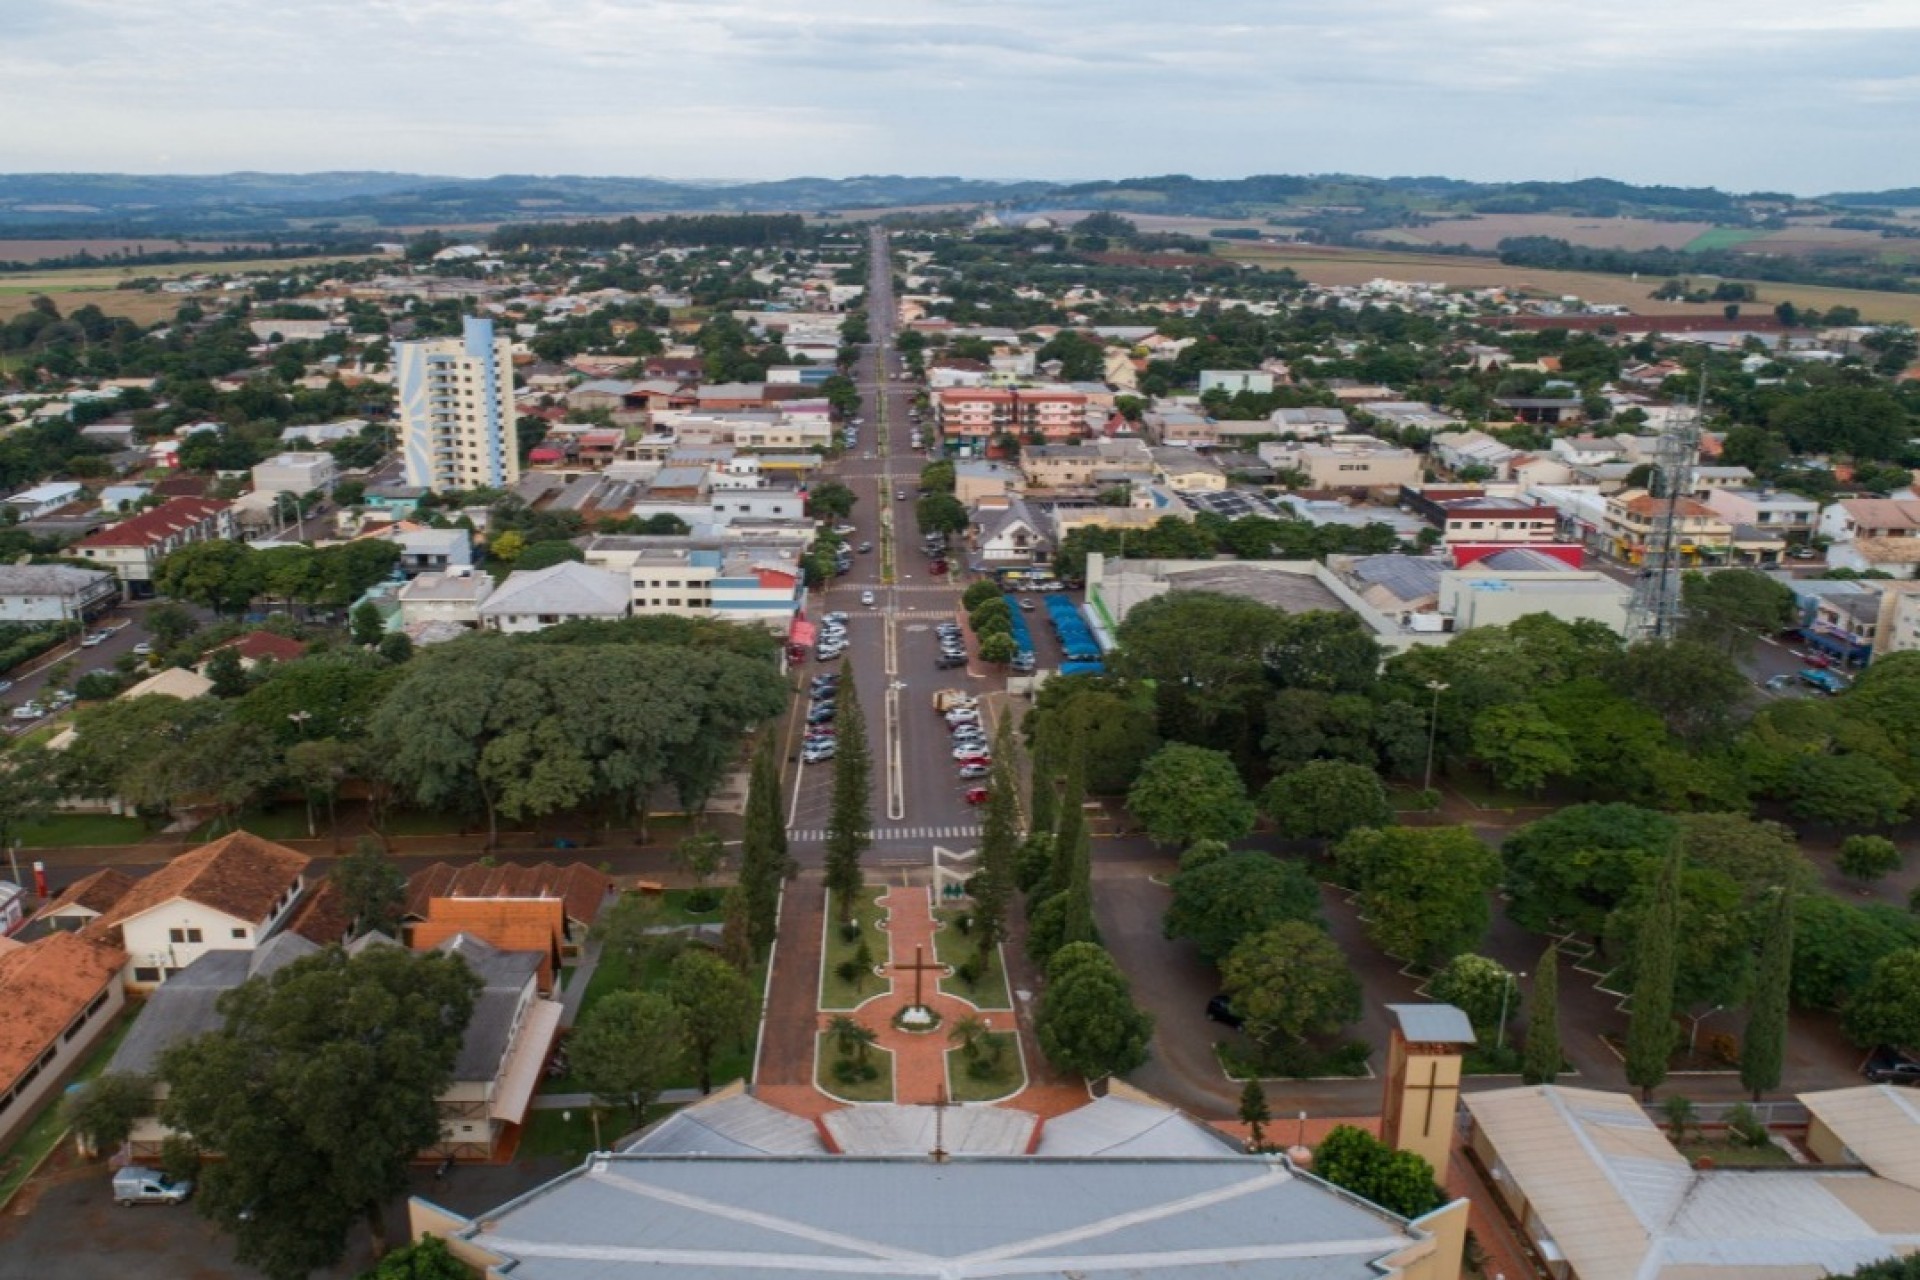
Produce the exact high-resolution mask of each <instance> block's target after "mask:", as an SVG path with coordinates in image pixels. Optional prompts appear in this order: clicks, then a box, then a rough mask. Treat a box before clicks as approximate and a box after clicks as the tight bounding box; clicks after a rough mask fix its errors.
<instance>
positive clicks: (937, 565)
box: [927, 560, 947, 573]
mask: <svg viewBox="0 0 1920 1280" xmlns="http://www.w3.org/2000/svg"><path fill="white" fill-rule="evenodd" d="M946 571H947V562H946V561H945V560H935V561H934V562H933V563H932V564H930V565H928V566H927V572H928V573H945V572H946Z"/></svg>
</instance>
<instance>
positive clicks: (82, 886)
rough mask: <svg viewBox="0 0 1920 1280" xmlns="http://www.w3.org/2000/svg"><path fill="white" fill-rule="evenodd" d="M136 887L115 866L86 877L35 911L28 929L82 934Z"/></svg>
mask: <svg viewBox="0 0 1920 1280" xmlns="http://www.w3.org/2000/svg"><path fill="white" fill-rule="evenodd" d="M133 886H134V879H133V877H132V876H129V875H127V874H126V873H125V872H124V871H117V870H115V869H114V868H112V867H106V868H104V869H102V870H99V871H96V872H94V873H93V874H91V875H86V876H82V877H80V878H79V879H78V880H75V881H74V882H73V883H72V884H70V885H68V886H67V887H66V888H64V889H62V890H61V891H60V892H59V894H58V895H57V896H55V897H53V898H51V899H49V900H48V901H47V903H46V904H45V905H43V906H42V907H41V908H40V909H39V910H38V911H36V912H34V913H33V917H32V918H31V919H30V920H28V921H27V927H28V930H29V931H32V930H34V929H35V927H36V926H38V927H39V929H41V930H43V931H46V932H55V931H59V932H64V933H75V932H78V931H79V930H80V929H82V928H84V927H85V926H86V925H87V924H89V923H91V922H92V921H93V920H95V919H98V918H99V916H100V914H101V913H102V912H104V911H106V910H107V909H108V908H109V907H111V906H112V905H113V904H114V903H116V902H118V901H120V899H121V898H123V897H125V896H126V895H127V891H128V890H130V889H132V888H133ZM119 971H120V969H119V966H118V965H116V966H114V972H115V973H116V974H117V973H119Z"/></svg>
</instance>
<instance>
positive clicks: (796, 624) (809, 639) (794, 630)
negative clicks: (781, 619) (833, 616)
mask: <svg viewBox="0 0 1920 1280" xmlns="http://www.w3.org/2000/svg"><path fill="white" fill-rule="evenodd" d="M819 634H820V628H818V627H816V626H815V625H814V624H813V623H811V622H808V621H807V620H806V619H805V618H799V617H796V618H795V619H794V620H793V625H792V626H790V627H788V628H787V639H788V640H789V641H791V642H792V643H794V644H799V645H812V644H813V642H814V639H815V638H816V637H817V636H818V635H819Z"/></svg>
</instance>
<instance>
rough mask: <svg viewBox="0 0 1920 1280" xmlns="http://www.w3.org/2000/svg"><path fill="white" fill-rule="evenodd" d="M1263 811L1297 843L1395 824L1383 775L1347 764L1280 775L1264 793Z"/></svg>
mask: <svg viewBox="0 0 1920 1280" xmlns="http://www.w3.org/2000/svg"><path fill="white" fill-rule="evenodd" d="M1260 807H1261V809H1262V810H1264V811H1265V812H1266V813H1268V814H1269V815H1271V816H1272V817H1273V819H1274V820H1275V821H1276V822H1278V823H1279V824H1280V830H1281V831H1282V832H1283V833H1285V834H1286V835H1288V836H1290V837H1292V838H1293V839H1295V840H1338V839H1340V838H1341V837H1342V836H1344V835H1346V834H1347V833H1348V832H1350V831H1355V830H1357V829H1359V828H1361V827H1384V826H1386V825H1388V824H1389V823H1391V822H1392V821H1393V806H1392V805H1390V804H1389V803H1388V802H1387V789H1386V788H1385V787H1383V786H1382V785H1380V777H1379V775H1378V774H1376V773H1375V772H1374V771H1373V770H1372V769H1370V768H1367V767H1366V766H1364V765H1358V764H1350V763H1348V762H1346V761H1344V760H1315V761H1312V762H1310V763H1308V764H1304V765H1301V766H1300V767H1299V768H1298V769H1295V770H1294V771H1293V772H1291V773H1286V774H1282V775H1281V776H1280V777H1278V778H1275V779H1274V780H1273V781H1272V782H1270V783H1268V784H1267V788H1266V790H1265V791H1263V792H1261V793H1260Z"/></svg>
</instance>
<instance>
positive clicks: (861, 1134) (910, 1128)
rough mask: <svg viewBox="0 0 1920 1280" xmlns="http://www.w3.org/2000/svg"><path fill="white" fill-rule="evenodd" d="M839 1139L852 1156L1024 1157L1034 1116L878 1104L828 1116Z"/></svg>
mask: <svg viewBox="0 0 1920 1280" xmlns="http://www.w3.org/2000/svg"><path fill="white" fill-rule="evenodd" d="M824 1123H825V1124H826V1126H827V1132H829V1133H831V1134H832V1135H833V1141H834V1144H835V1145H836V1146H838V1147H839V1148H840V1150H841V1151H842V1152H844V1153H846V1154H847V1155H858V1156H924V1155H927V1154H929V1153H930V1152H932V1150H933V1149H934V1147H935V1146H936V1145H938V1146H939V1147H941V1149H943V1150H945V1151H946V1152H947V1153H948V1154H950V1155H977V1156H989V1155H1001V1156H1017V1155H1024V1154H1025V1153H1026V1150H1027V1146H1028V1143H1029V1142H1031V1141H1032V1138H1033V1128H1034V1117H1033V1115H1032V1113H1030V1112H1026V1111H1016V1110H1014V1109H1012V1108H1011V1107H992V1106H984V1105H975V1106H966V1105H961V1106H950V1107H942V1108H934V1107H914V1106H900V1105H896V1104H893V1103H878V1104H873V1105H869V1106H859V1107H846V1108H843V1109H841V1110H839V1111H832V1112H828V1113H827V1117H826V1119H825V1121H824Z"/></svg>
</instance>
